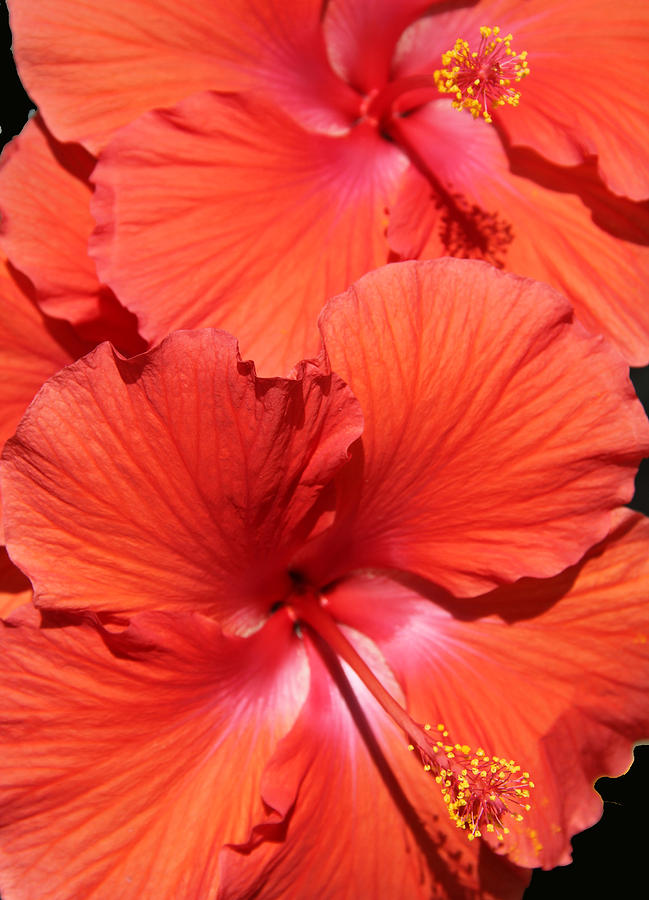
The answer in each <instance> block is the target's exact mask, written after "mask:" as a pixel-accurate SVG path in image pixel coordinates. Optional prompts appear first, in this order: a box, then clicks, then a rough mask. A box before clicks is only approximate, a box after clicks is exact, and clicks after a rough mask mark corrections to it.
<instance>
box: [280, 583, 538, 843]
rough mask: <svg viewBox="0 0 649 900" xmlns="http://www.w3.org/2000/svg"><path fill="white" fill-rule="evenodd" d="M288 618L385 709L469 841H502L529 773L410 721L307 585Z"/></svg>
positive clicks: (524, 805) (522, 800)
mask: <svg viewBox="0 0 649 900" xmlns="http://www.w3.org/2000/svg"><path fill="white" fill-rule="evenodd" d="M288 610H289V614H290V615H291V617H292V618H293V619H294V621H295V622H296V623H299V624H300V625H301V626H305V625H306V626H308V627H309V628H311V629H313V631H314V632H316V633H317V634H318V635H319V636H320V638H321V639H322V640H324V641H325V642H326V643H327V644H328V646H329V647H330V649H331V650H333V651H334V653H336V655H337V656H338V657H339V658H340V659H342V660H344V661H345V662H346V663H347V664H348V665H349V666H350V667H351V668H352V669H353V670H354V672H355V673H356V674H357V675H358V677H359V678H360V680H361V681H362V682H363V684H364V685H365V687H366V688H367V689H368V690H369V691H370V693H371V694H372V696H373V697H375V699H376V700H377V701H378V702H379V704H380V705H381V706H382V707H383V709H384V710H385V712H386V713H387V714H388V715H389V716H390V717H391V718H392V720H393V721H394V722H395V723H396V724H397V725H398V726H399V728H401V730H402V731H403V732H404V733H405V734H406V736H407V740H408V749H409V750H410V751H411V752H415V753H416V754H417V755H418V757H419V759H420V761H421V763H422V766H423V769H424V771H425V772H427V773H429V774H430V775H431V776H432V777H433V778H434V780H435V782H436V784H437V785H438V787H439V789H440V790H441V793H442V797H443V799H444V802H445V803H446V805H447V808H448V812H449V815H450V817H451V819H452V820H453V821H454V822H455V824H456V825H457V826H458V828H463V829H465V830H466V831H467V833H468V838H469V840H473V839H474V838H476V837H482V836H484V835H485V834H488V833H493V834H495V835H496V837H497V838H498V840H500V841H503V840H504V835H506V834H507V833H508V832H509V828H508V827H507V824H506V822H507V816H510V817H511V818H512V819H513V820H514V821H520V820H521V819H522V818H523V815H522V812H521V810H529V809H530V805H529V803H528V802H527V800H528V798H529V796H530V789H531V788H533V787H534V784H533V782H532V781H530V777H529V773H528V772H522V771H521V767H520V766H518V765H517V764H516V763H515V762H514V761H513V760H507V759H505V758H503V757H497V756H488V755H487V754H486V752H485V751H484V750H483V749H482V748H480V747H479V748H478V749H477V750H476V751H475V752H473V751H472V750H471V748H470V747H469V746H468V745H466V744H454V743H453V742H452V741H451V739H450V738H449V733H448V731H447V730H446V728H445V726H444V725H442V724H439V725H437V727H436V728H433V727H432V726H431V725H430V724H428V723H426V724H420V723H418V722H415V721H414V719H412V717H411V716H410V715H409V713H408V712H406V710H405V709H404V708H403V707H402V706H401V705H400V704H399V703H398V702H397V701H396V700H395V699H394V697H393V696H392V695H391V694H390V693H389V692H388V691H387V690H386V689H385V688H384V687H383V685H382V684H381V682H380V681H379V680H378V678H377V677H376V676H375V675H374V673H373V672H372V670H371V669H370V667H369V666H368V665H367V664H366V663H365V662H364V660H363V659H362V658H361V656H360V655H359V654H358V653H357V652H356V650H355V649H354V647H353V646H352V644H351V643H350V642H349V641H348V640H347V638H346V637H345V635H344V634H343V633H342V631H341V630H340V628H339V627H338V626H337V624H336V623H335V621H334V620H333V618H332V617H331V615H330V614H329V613H328V611H327V609H326V599H325V598H324V597H322V596H321V595H319V594H317V593H316V592H311V591H310V590H308V589H304V590H301V591H300V592H299V593H297V594H296V595H295V596H294V597H292V598H291V601H290V602H289V604H288Z"/></svg>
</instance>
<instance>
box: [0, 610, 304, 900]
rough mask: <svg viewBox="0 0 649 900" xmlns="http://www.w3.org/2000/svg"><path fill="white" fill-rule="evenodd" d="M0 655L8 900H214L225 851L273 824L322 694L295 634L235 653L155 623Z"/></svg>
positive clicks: (196, 625)
mask: <svg viewBox="0 0 649 900" xmlns="http://www.w3.org/2000/svg"><path fill="white" fill-rule="evenodd" d="M0 641H1V642H2V660H3V664H2V673H1V674H0V681H1V682H2V698H3V700H2V723H1V725H0V744H1V746H2V760H3V763H2V766H3V778H2V789H1V790H0V803H1V805H2V821H3V829H2V837H1V838H0V859H1V861H2V864H1V866H0V889H1V890H2V895H3V897H4V896H6V897H11V898H18V900H23V898H29V897H39V898H42V900H76V898H79V897H93V898H97V900H112V898H115V897H120V898H124V900H154V898H155V900H173V898H178V897H203V896H204V897H207V896H211V897H213V896H215V891H216V889H217V885H218V881H219V871H218V870H219V864H218V858H219V851H220V849H221V847H222V845H223V844H225V843H227V842H230V841H240V840H243V839H245V836H246V835H247V834H248V831H249V829H250V827H251V822H254V821H256V819H258V818H259V817H260V816H261V815H263V812H264V809H263V806H262V802H261V796H260V784H261V779H262V774H263V771H264V766H265V764H266V762H267V760H268V759H269V758H270V756H271V755H272V753H273V751H274V749H275V747H276V745H277V742H278V740H280V739H281V738H282V737H283V735H285V734H286V733H287V732H288V731H289V729H290V728H291V727H292V725H293V722H294V720H295V718H296V716H297V714H298V712H299V709H300V706H301V704H302V703H303V701H304V698H305V695H306V692H307V690H308V669H307V668H306V660H305V657H304V654H303V653H302V652H300V648H299V644H298V641H297V639H296V638H295V636H294V635H293V633H292V629H291V627H290V623H289V622H288V621H287V620H285V619H283V620H282V619H281V618H280V617H277V618H276V619H274V620H272V621H271V622H269V623H268V625H267V626H266V627H265V628H264V629H262V631H260V632H258V633H257V634H255V635H253V636H252V637H250V638H245V639H243V638H228V637H224V636H223V634H222V633H221V632H220V631H219V629H218V627H217V625H216V624H215V623H214V622H213V621H211V620H209V619H206V618H204V617H202V616H199V615H188V614H181V615H172V614H164V613H162V614H156V613H153V614H143V615H142V616H138V617H136V618H135V619H134V620H133V621H132V622H131V624H130V626H129V627H128V629H127V630H126V631H125V632H121V633H114V632H106V631H103V630H101V629H97V628H95V627H92V626H91V625H80V626H74V627H73V626H68V627H47V628H43V629H38V628H33V627H31V628H30V627H4V626H2V633H1V634H0Z"/></svg>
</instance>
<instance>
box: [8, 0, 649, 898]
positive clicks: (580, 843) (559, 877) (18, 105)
mask: <svg viewBox="0 0 649 900" xmlns="http://www.w3.org/2000/svg"><path fill="white" fill-rule="evenodd" d="M35 2H37V0H35ZM0 42H1V45H0V67H1V68H0V86H1V87H2V100H1V101H0V126H1V127H2V134H0V144H1V145H4V144H5V143H6V142H7V141H8V140H10V139H11V137H12V136H13V135H15V134H17V133H18V132H19V131H20V129H21V128H22V127H23V125H24V124H25V122H26V120H27V116H28V114H29V111H30V110H31V109H33V104H32V103H31V102H30V100H29V98H28V97H27V95H26V94H25V92H24V90H23V88H22V86H21V84H20V81H19V80H18V76H17V75H16V70H15V67H14V65H13V60H12V57H11V51H10V47H11V36H10V33H9V28H8V24H7V14H6V6H5V4H4V3H0ZM648 302H649V301H648ZM632 377H633V380H634V384H635V385H636V390H637V391H638V393H639V395H640V397H641V399H643V401H644V402H645V407H647V405H648V404H647V400H648V399H649V367H647V368H645V369H636V370H634V371H633V372H632ZM632 505H633V506H634V507H635V508H636V509H639V510H641V511H642V512H644V513H645V514H646V515H649V461H645V463H643V465H642V467H641V470H640V473H639V475H638V480H637V490H636V496H635V498H634V501H633V504H632ZM648 593H649V592H648ZM648 602H649V598H648ZM647 737H648V738H649V735H647ZM1 771H2V762H1V760H0V773H1ZM596 787H597V789H598V791H599V792H600V794H601V795H602V798H603V800H604V814H603V816H602V819H601V821H600V822H598V823H597V824H596V825H594V826H593V827H592V828H590V829H588V830H587V831H585V832H582V833H581V834H578V835H576V836H575V838H574V839H573V842H572V843H573V859H574V861H573V862H572V864H571V865H569V866H563V867H560V868H557V869H554V870H552V871H550V872H543V871H541V870H539V869H537V870H535V871H534V874H533V876H532V881H531V884H530V886H529V888H528V889H527V890H526V892H525V894H524V900H549V898H553V900H554V898H561V897H567V898H574V900H582V898H583V900H588V898H593V900H599V898H602V900H604V898H606V900H625V898H627V897H636V896H637V897H643V896H649V887H647V882H648V879H647V874H646V873H647V863H648V862H649V825H648V822H649V802H648V801H649V746H642V747H636V748H635V762H634V764H633V766H632V767H631V769H630V770H629V772H627V774H626V775H623V776H621V777H620V778H600V779H599V780H598V782H597V784H596ZM80 900H82V898H80ZM192 900H193V898H192ZM197 900H198V898H197ZM287 900H290V898H287ZM359 900H371V898H359Z"/></svg>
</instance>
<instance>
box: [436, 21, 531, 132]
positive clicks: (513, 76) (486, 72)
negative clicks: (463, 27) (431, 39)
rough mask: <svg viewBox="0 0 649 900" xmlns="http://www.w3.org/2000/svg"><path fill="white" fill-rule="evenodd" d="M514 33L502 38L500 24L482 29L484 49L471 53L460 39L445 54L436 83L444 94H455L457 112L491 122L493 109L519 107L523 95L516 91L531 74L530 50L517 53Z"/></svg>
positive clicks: (454, 102)
mask: <svg viewBox="0 0 649 900" xmlns="http://www.w3.org/2000/svg"><path fill="white" fill-rule="evenodd" d="M512 40H513V38H512V35H511V34H507V35H506V36H505V37H500V28H499V27H498V26H497V25H494V26H493V27H492V26H489V25H483V26H481V28H480V46H479V47H478V49H477V50H471V48H470V47H469V44H468V42H467V41H466V40H464V39H463V38H458V39H457V40H456V42H455V45H454V46H453V47H452V49H451V50H447V52H446V53H443V54H442V66H443V68H442V69H439V70H437V71H436V72H435V73H434V79H435V84H436V85H437V89H438V90H439V91H440V93H442V94H452V95H454V97H455V99H454V100H453V101H452V106H453V107H454V108H455V109H459V110H461V109H467V110H468V111H469V112H470V113H471V115H472V116H473V118H474V119H477V118H478V117H479V116H482V118H483V119H484V120H485V121H486V122H491V113H490V109H491V108H493V107H500V106H504V105H505V104H509V105H510V106H518V101H519V99H520V94H519V93H518V91H515V90H514V89H513V88H512V82H518V81H520V80H521V78H524V77H525V76H526V75H528V74H529V71H530V70H529V65H528V64H527V51H523V52H522V53H520V54H519V53H516V52H515V51H514V50H513V49H512V47H511V41H512Z"/></svg>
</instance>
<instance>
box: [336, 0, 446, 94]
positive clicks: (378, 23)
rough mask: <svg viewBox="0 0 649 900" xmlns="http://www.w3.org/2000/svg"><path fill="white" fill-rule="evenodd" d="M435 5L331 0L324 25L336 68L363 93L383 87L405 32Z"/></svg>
mask: <svg viewBox="0 0 649 900" xmlns="http://www.w3.org/2000/svg"><path fill="white" fill-rule="evenodd" d="M438 2H439V0H438ZM431 6H434V3H431V2H430V0H399V2H398V3H395V2H394V0H378V2H377V0H373V2H372V3H357V2H354V0H330V2H328V3H327V14H326V16H325V18H324V22H323V29H324V33H325V35H326V43H327V53H328V55H329V59H330V60H331V62H332V65H333V67H334V69H335V70H336V72H338V74H339V75H340V77H341V78H342V79H343V80H344V81H346V82H347V83H348V84H351V85H353V86H354V87H355V88H356V89H357V90H358V91H359V92H360V93H362V94H368V93H369V92H370V91H371V90H372V89H376V88H378V87H381V86H382V85H383V84H384V83H385V82H386V81H387V80H388V79H389V76H390V73H391V68H392V62H393V59H392V58H393V55H394V51H395V48H396V46H397V42H398V40H399V38H400V36H401V33H402V32H403V30H404V29H405V28H406V26H408V25H409V24H410V23H411V22H412V21H413V20H414V19H416V18H417V17H418V16H419V15H421V14H422V13H423V12H425V11H426V10H427V9H429V8H430V7H431Z"/></svg>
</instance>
